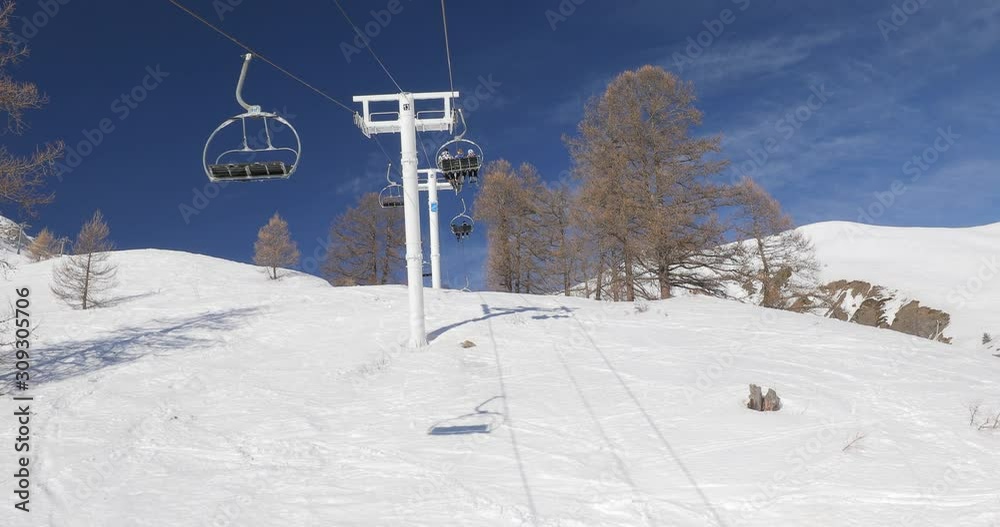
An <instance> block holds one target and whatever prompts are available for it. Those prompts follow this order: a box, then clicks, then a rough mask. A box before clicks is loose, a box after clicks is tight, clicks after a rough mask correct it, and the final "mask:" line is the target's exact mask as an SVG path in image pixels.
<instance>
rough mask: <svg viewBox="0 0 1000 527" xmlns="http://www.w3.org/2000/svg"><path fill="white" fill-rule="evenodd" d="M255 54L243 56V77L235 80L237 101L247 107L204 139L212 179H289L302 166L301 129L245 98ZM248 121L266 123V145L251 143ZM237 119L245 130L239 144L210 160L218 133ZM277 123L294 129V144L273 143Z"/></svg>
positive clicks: (209, 174) (207, 168)
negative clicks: (248, 74)
mask: <svg viewBox="0 0 1000 527" xmlns="http://www.w3.org/2000/svg"><path fill="white" fill-rule="evenodd" d="M252 58H253V55H252V54H250V53H247V54H246V55H245V56H244V60H243V69H242V70H241V71H240V79H239V81H238V82H237V84H236V102H238V103H239V105H240V106H242V107H243V109H244V110H246V111H245V112H244V113H241V114H239V115H236V116H233V117H230V118H229V119H227V120H226V121H224V122H223V123H222V124H220V125H219V127H218V128H216V129H215V131H213V132H212V135H210V136H209V137H208V141H206V142H205V150H204V152H203V154H202V164H203V165H204V168H205V174H207V175H208V179H210V180H212V181H261V180H267V179H288V178H289V177H291V175H292V174H293V173H295V170H296V169H298V167H299V158H301V156H302V142H301V140H300V139H299V133H298V132H297V131H296V130H295V127H294V126H292V123H290V122H288V120H286V119H285V118H284V117H282V116H280V115H278V114H276V113H271V112H264V111H261V108H260V106H256V105H250V104H247V103H246V101H244V100H243V84H244V81H245V80H246V76H247V69H248V68H249V66H250V60H251V59H252ZM247 121H250V122H251V123H256V122H258V121H259V122H260V123H261V124H262V125H263V129H264V145H263V146H257V145H253V146H251V143H250V141H249V140H248V139H247ZM236 123H240V125H241V127H242V132H243V139H242V142H241V143H240V146H239V148H235V149H230V150H226V151H224V152H223V153H221V154H219V155H218V156H217V157H216V158H215V159H214V160H212V161H210V160H209V150H210V149H211V146H212V145H213V144H214V143H215V142H216V137H217V136H218V135H219V133H220V132H222V131H223V130H225V129H227V128H228V127H229V126H231V125H234V124H236ZM274 123H278V124H280V125H281V126H284V127H287V128H288V129H289V130H291V132H292V135H293V136H294V137H295V144H294V145H288V146H275V145H274V141H273V138H272V137H271V129H272V128H273V127H274ZM279 156H284V157H285V158H286V160H281V159H279ZM234 158H235V159H234ZM247 158H249V159H247ZM260 158H263V159H260Z"/></svg>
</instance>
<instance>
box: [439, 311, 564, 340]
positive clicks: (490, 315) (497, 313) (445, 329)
mask: <svg viewBox="0 0 1000 527" xmlns="http://www.w3.org/2000/svg"><path fill="white" fill-rule="evenodd" d="M480 307H481V308H482V309H483V316H481V317H477V318H470V319H468V320H463V321H461V322H455V323H454V324H448V325H447V326H443V327H440V328H438V329H435V330H434V331H431V332H430V333H428V334H427V341H428V342H433V341H434V340H435V339H437V338H438V337H440V336H441V335H443V334H444V333H447V332H448V331H451V330H453V329H455V328H458V327H461V326H464V325H466V324H474V323H476V322H482V321H484V320H487V319H490V318H494V317H502V316H505V315H513V314H516V313H529V312H534V313H556V312H564V313H569V312H571V311H572V309H570V308H568V307H565V306H563V307H557V308H550V309H547V308H542V307H527V306H517V307H502V308H495V309H494V308H490V306H489V304H480ZM568 316H569V315H546V314H542V315H535V316H532V317H531V318H533V319H536V320H542V319H546V318H566V317H568Z"/></svg>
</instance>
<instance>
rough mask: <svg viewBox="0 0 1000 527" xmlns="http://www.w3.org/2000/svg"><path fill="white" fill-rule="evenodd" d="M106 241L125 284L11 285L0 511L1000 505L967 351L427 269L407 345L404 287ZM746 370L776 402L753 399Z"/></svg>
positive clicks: (5, 516) (985, 364) (439, 511)
mask: <svg viewBox="0 0 1000 527" xmlns="http://www.w3.org/2000/svg"><path fill="white" fill-rule="evenodd" d="M945 241H946V240H942V243H944V242H945ZM831 250H832V249H831ZM941 252H944V251H941ZM941 257H943V256H942V255H939V254H937V253H936V252H927V255H926V258H927V259H926V260H925V262H926V263H927V265H934V264H935V262H937V261H938V258H941ZM114 259H115V261H117V262H118V263H119V265H120V272H119V275H120V282H121V287H120V288H119V289H118V290H117V291H116V294H117V295H118V296H119V302H118V303H117V304H116V305H114V306H113V307H109V308H105V309H100V310H90V311H85V312H84V311H72V310H70V309H69V308H67V307H65V306H63V305H60V304H57V302H56V301H55V300H54V298H53V296H52V295H51V293H50V292H49V291H48V281H49V278H50V276H51V268H52V265H53V263H54V262H43V263H39V264H24V265H21V266H20V268H19V270H18V271H17V272H16V273H15V274H14V275H13V276H11V277H10V279H9V281H8V282H7V286H6V287H5V288H4V289H3V294H4V295H6V296H7V297H8V299H9V298H10V297H11V296H12V295H13V289H14V288H15V287H23V286H25V285H27V286H29V287H31V288H32V295H31V300H32V308H31V313H32V317H33V323H34V326H35V328H36V332H35V336H34V339H35V340H34V343H33V347H32V349H33V350H34V353H35V358H34V360H35V362H34V364H33V367H34V375H35V378H34V379H33V382H34V389H33V390H32V394H33V395H34V396H35V397H36V400H35V401H34V403H33V405H32V407H33V410H34V415H33V417H32V434H33V443H32V452H31V453H32V461H31V468H32V485H33V486H32V490H33V494H32V499H31V508H32V512H31V513H30V514H25V513H23V512H20V511H17V510H15V509H14V508H13V496H12V494H11V492H10V491H11V490H13V488H12V485H13V479H12V478H11V477H10V474H13V472H14V470H15V459H16V458H15V453H14V451H13V448H12V445H13V436H14V418H13V417H12V412H13V405H12V403H11V401H10V399H9V397H4V399H3V402H2V403H0V414H2V415H3V416H6V417H2V418H0V423H2V425H0V430H2V431H3V440H2V441H0V443H2V444H3V445H7V446H6V447H4V448H3V452H4V454H0V463H2V464H3V466H4V467H5V468H4V470H5V471H6V472H7V473H8V476H7V477H6V478H5V481H7V485H6V487H7V488H8V489H9V490H5V491H4V492H3V493H4V495H5V496H6V497H5V498H4V506H3V509H2V510H3V512H0V525H12V526H13V525H17V526H22V525H53V526H145V525H148V526H188V525H190V526H203V525H232V526H274V525H293V526H340V525H357V526H371V525H427V526H438V525H551V526H556V525H561V526H579V525H665V526H671V525H685V526H686V525H690V526H702V525H717V524H725V525H727V526H736V525H760V526H768V527H771V526H777V525H857V526H873V525H971V526H977V525H978V526H989V525H995V524H996V523H997V522H998V521H1000V454H998V452H1000V430H998V431H992V432H991V431H980V430H977V429H976V427H973V426H970V425H969V421H970V415H969V414H970V412H969V410H968V407H969V406H970V404H975V403H979V404H980V405H981V408H982V410H981V411H980V417H983V414H985V413H987V412H989V411H992V412H994V413H996V412H998V411H1000V359H998V358H994V357H992V355H991V354H988V353H984V352H983V351H982V350H981V349H975V348H973V347H961V346H947V345H942V344H936V343H932V342H929V341H926V340H914V339H913V338H911V337H909V336H906V335H903V334H900V333H895V332H891V331H885V330H877V329H872V328H868V327H863V326H859V325H854V324H847V323H843V322H838V321H835V320H829V319H823V318H821V317H816V316H810V315H797V314H791V313H784V312H777V311H771V310H763V309H759V308H755V307H751V306H747V305H742V304H739V303H735V302H726V301H719V300H710V299H702V298H680V299H675V300H669V301H663V302H651V303H649V304H648V306H647V309H645V311H642V310H641V309H636V307H635V306H633V305H631V304H602V303H598V302H594V301H589V300H585V299H564V298H560V297H538V296H519V295H508V294H494V293H484V294H476V293H461V292H457V291H444V292H435V291H428V292H427V294H426V300H427V311H428V318H427V321H428V331H429V332H430V333H431V337H432V341H431V344H430V346H429V347H427V348H426V349H423V350H420V351H418V352H412V351H404V350H401V349H400V346H399V343H400V342H403V341H404V340H405V338H406V335H407V330H406V327H405V324H406V316H407V312H406V305H407V304H406V291H405V289H404V288H402V287H398V286H391V287H370V288H341V289H335V288H331V287H329V286H328V285H327V284H326V283H325V282H323V281H322V280H320V279H318V278H314V277H310V276H305V275H298V274H293V273H291V272H289V273H286V275H285V277H284V278H282V279H281V280H279V281H276V282H275V281H269V280H267V279H266V277H265V274H264V273H263V271H261V270H259V269H257V268H254V267H252V266H249V265H243V264H236V263H232V262H228V261H224V260H219V259H214V258H209V257H204V256H198V255H192V254H186V253H178V252H168V251H158V250H142V251H125V252H121V253H116V254H115V255H114ZM857 265H858V266H859V267H865V268H867V267H866V266H867V264H866V263H864V262H860V261H859V262H858V263H857ZM901 272H902V271H899V270H896V271H895V272H892V271H891V270H889V269H886V270H885V274H884V276H882V275H878V276H874V278H873V279H875V280H877V281H882V280H883V279H884V281H885V282H886V284H885V285H888V286H892V285H893V283H891V282H890V280H892V279H893V277H894V276H896V275H898V274H900V273H901ZM911 272H914V273H916V272H918V271H916V270H913V271H911ZM934 276H938V275H934ZM859 278H866V277H865V276H861V277H859ZM928 287H930V286H928ZM930 290H931V289H928V291H930ZM934 290H935V291H936V290H937V289H936V288H935V289H934ZM945 290H946V287H945V288H943V289H942V291H945ZM915 293H916V294H917V295H924V296H927V294H928V293H927V292H925V291H916V292H915ZM942 294H944V293H942ZM921 298H923V296H921ZM935 300H936V298H931V297H929V296H928V297H927V302H928V303H931V304H933V302H934V301H935ZM991 301H994V302H995V301H996V299H995V298H994V299H992V300H991ZM994 312H995V311H994ZM464 340H471V341H473V342H474V343H475V344H476V346H475V347H471V348H467V349H464V348H462V347H460V346H459V343H461V342H462V341H464ZM749 383H756V384H760V385H763V386H765V387H773V388H775V389H776V390H777V391H778V393H779V395H780V396H781V397H782V400H783V403H784V408H783V409H782V410H781V411H780V412H777V413H767V414H764V413H756V412H752V411H750V410H747V409H746V408H745V407H744V404H745V398H746V396H747V393H748V388H747V385H748V384H749ZM432 431H436V432H441V431H451V432H463V431H464V432H467V433H430V432H432ZM858 434H862V435H864V438H863V439H861V440H859V441H858V442H856V443H855V444H854V445H853V446H852V447H851V448H848V449H847V450H846V451H844V450H843V449H844V447H845V446H846V445H847V444H848V443H849V442H850V441H851V440H852V439H853V438H855V437H856V436H857V435H858Z"/></svg>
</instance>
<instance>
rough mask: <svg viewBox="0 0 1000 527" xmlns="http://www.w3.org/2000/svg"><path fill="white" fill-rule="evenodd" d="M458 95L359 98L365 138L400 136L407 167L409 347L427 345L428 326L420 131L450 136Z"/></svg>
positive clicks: (405, 214) (358, 118)
mask: <svg viewBox="0 0 1000 527" xmlns="http://www.w3.org/2000/svg"><path fill="white" fill-rule="evenodd" d="M456 98H458V92H435V93H396V94H389V95H359V96H355V97H354V102H360V103H361V105H362V113H361V114H354V124H356V125H357V126H358V128H360V129H361V132H362V133H363V134H365V137H369V138H370V137H371V136H372V135H375V134H399V138H400V139H399V142H400V146H401V148H400V152H401V157H402V159H401V166H402V167H403V218H404V220H403V221H404V223H405V225H406V229H405V230H406V284H407V287H408V289H409V298H410V339H409V342H408V344H407V345H408V347H409V348H411V349H416V348H419V347H421V346H425V345H427V330H426V329H425V327H424V289H423V287H424V277H423V248H422V245H421V242H420V199H419V198H420V190H419V184H420V183H419V180H418V175H417V132H443V131H447V132H449V133H451V132H453V131H454V128H455V114H454V112H453V111H452V100H453V99H456ZM415 101H441V107H442V109H440V110H437V109H435V110H425V111H420V112H417V111H416V108H415V106H414V103H415ZM391 102H396V103H397V104H398V105H399V108H398V110H397V111H381V112H372V111H371V108H370V106H371V103H391Z"/></svg>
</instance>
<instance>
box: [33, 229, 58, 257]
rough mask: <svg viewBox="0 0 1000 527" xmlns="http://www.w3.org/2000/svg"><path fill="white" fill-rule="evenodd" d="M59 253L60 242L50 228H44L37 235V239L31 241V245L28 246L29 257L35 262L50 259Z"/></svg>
mask: <svg viewBox="0 0 1000 527" xmlns="http://www.w3.org/2000/svg"><path fill="white" fill-rule="evenodd" d="M58 254H59V242H58V241H56V239H55V237H54V236H53V235H52V232H51V231H49V230H48V229H42V231H41V232H39V233H38V235H37V236H35V239H34V240H32V241H31V245H29V246H28V257H29V258H31V261H33V262H40V261H42V260H48V259H49V258H52V257H54V256H57V255H58Z"/></svg>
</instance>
